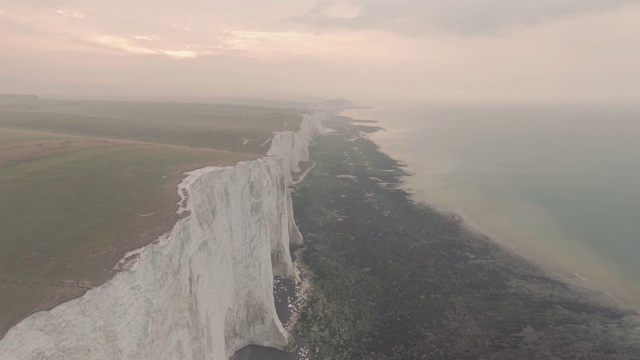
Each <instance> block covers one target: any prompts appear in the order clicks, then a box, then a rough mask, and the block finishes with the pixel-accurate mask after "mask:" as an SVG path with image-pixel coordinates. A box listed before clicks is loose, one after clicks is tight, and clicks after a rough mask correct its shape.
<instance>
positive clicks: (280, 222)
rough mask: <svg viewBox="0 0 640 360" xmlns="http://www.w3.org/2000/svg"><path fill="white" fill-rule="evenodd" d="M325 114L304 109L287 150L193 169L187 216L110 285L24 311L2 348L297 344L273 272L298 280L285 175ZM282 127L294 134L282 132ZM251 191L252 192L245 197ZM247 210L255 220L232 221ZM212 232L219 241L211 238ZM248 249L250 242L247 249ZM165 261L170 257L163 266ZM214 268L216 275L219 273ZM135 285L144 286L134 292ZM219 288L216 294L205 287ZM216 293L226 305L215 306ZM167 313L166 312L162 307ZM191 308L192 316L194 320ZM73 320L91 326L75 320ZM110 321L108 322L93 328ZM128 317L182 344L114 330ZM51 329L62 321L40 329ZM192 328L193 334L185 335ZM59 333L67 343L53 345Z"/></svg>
mask: <svg viewBox="0 0 640 360" xmlns="http://www.w3.org/2000/svg"><path fill="white" fill-rule="evenodd" d="M323 117H324V113H322V112H320V113H318V114H313V115H310V116H309V117H306V116H305V118H304V119H302V122H301V126H300V130H299V131H297V132H295V133H294V132H292V131H285V132H281V133H278V134H275V135H276V136H275V138H276V139H275V140H274V141H272V144H271V148H270V151H271V150H274V151H276V152H277V153H278V155H280V156H268V155H270V154H268V155H267V156H265V157H261V158H260V159H257V160H252V161H246V162H240V163H237V164H236V165H235V166H222V167H205V168H201V169H197V170H194V171H192V172H190V173H189V174H187V176H186V177H185V178H184V179H183V180H182V181H181V182H180V184H179V185H178V189H177V194H178V195H179V196H180V198H181V200H180V202H179V203H178V206H177V207H178V211H177V215H178V216H179V218H180V219H179V220H178V221H177V222H176V223H175V224H174V226H173V227H172V229H171V231H170V232H169V233H166V234H164V235H162V236H160V237H159V238H158V239H157V240H156V241H153V242H152V243H151V244H149V245H147V246H145V247H142V248H140V249H138V250H135V251H133V252H130V253H128V254H126V255H125V258H124V262H122V261H121V263H120V265H121V266H120V267H119V268H118V270H120V271H118V272H117V274H116V275H114V276H113V277H112V278H111V279H110V280H108V281H107V282H105V283H104V284H102V285H100V286H97V287H94V288H93V289H91V290H89V291H88V292H87V293H86V294H84V295H83V296H81V297H78V298H76V299H73V300H71V301H68V302H65V303H62V304H60V305H58V306H56V307H55V308H53V309H52V310H51V311H42V312H38V313H35V314H33V315H30V316H29V317H27V318H25V319H23V320H22V321H21V322H20V323H19V324H18V325H16V326H15V327H13V328H11V329H10V330H9V332H8V334H7V336H6V337H5V338H4V339H2V341H0V354H2V353H4V354H8V355H10V356H12V358H31V357H33V355H34V354H36V353H37V354H39V355H37V356H40V355H42V356H45V355H46V354H48V355H47V356H57V355H60V354H64V357H65V358H83V359H86V358H105V357H108V358H112V357H114V358H121V357H123V356H124V357H130V356H133V354H138V355H135V357H139V355H141V354H143V353H144V354H146V355H144V356H152V357H154V358H164V357H170V356H171V354H173V353H174V352H177V353H180V354H184V353H185V352H186V353H191V354H193V356H195V357H199V356H206V357H209V356H213V357H216V358H217V357H220V356H222V355H221V354H225V353H226V356H227V357H228V356H231V355H232V354H233V353H234V352H235V351H236V350H237V349H240V348H242V347H244V346H245V345H247V344H258V345H262V346H272V347H275V348H281V349H285V348H288V347H290V346H291V337H290V335H289V334H288V333H287V331H286V330H285V329H284V328H283V326H282V324H281V323H280V321H279V320H278V316H277V314H276V309H275V306H274V298H273V286H272V283H273V277H274V276H279V277H281V278H290V279H292V280H297V279H298V274H297V271H296V270H295V268H294V265H293V263H292V259H291V256H290V254H289V246H290V245H291V244H293V245H301V241H302V238H301V236H300V233H299V231H298V229H297V227H296V225H295V223H294V222H293V214H292V207H291V196H290V192H289V189H288V187H287V183H290V182H291V170H292V168H293V166H292V164H293V161H294V160H295V166H296V168H297V166H298V164H297V162H298V161H304V160H307V159H306V158H305V157H306V156H308V149H307V147H308V145H309V141H310V139H311V136H313V134H314V133H315V132H318V131H321V130H322V127H321V126H320V124H319V122H320V120H321V119H322V118H323ZM279 134H280V136H278V135H279ZM283 135H284V137H286V140H287V141H284V142H283V141H277V140H278V139H277V138H280V139H282V138H283ZM234 179H235V180H234ZM234 197H236V199H235V200H233V198H234ZM244 198H248V199H250V201H242V200H241V199H244ZM239 199H240V201H238V200H239ZM216 204H226V206H225V207H224V208H219V207H217V206H215V205H216ZM248 213H251V214H252V220H253V222H254V223H255V225H256V226H243V225H249V224H246V223H244V222H240V223H237V224H235V225H234V224H232V222H233V221H236V222H237V221H238V220H239V219H242V218H243V217H246V214H248ZM231 228H234V229H235V231H230V230H231ZM205 234H207V235H208V236H203V235H205ZM209 237H214V238H215V239H216V241H215V242H211V241H207V239H208V238H209ZM234 239H236V240H238V241H233V240H234ZM248 249H251V250H252V251H250V252H249V253H247V252H246V251H244V250H248ZM224 254H232V255H233V256H232V257H231V259H232V261H228V259H227V260H225V259H224V256H225V255H224ZM221 256H222V257H223V258H221ZM245 260H246V261H247V263H246V264H244V263H243V262H244V261H245ZM160 263H163V264H164V265H162V266H161V267H158V264H160ZM212 267H213V270H214V271H213V273H214V274H216V276H212V275H211V270H212ZM154 269H155V271H154ZM201 275H202V276H201ZM187 280H188V281H187ZM201 280H202V281H201ZM229 283H231V285H232V286H231V287H229V286H227V285H229ZM185 287H188V288H185ZM133 288H136V289H139V291H136V292H135V294H133V295H134V296H130V295H132V294H131V293H130V291H129V290H130V289H133ZM212 288H215V291H214V293H215V294H216V296H215V297H213V298H212V297H211V296H207V294H209V293H211V291H212ZM138 292H141V293H140V294H138ZM211 302H213V303H214V304H217V305H218V306H209V305H207V304H209V303H211ZM200 304H202V305H200ZM158 310H160V311H158ZM112 313H117V315H115V316H112V315H113V314H112ZM161 313H162V314H165V315H164V316H156V315H155V314H161ZM185 316H186V317H188V318H190V320H189V321H188V322H186V323H185V321H183V319H184V317H185ZM74 319H75V320H74ZM72 321H73V322H74V323H78V324H82V325H83V326H84V327H83V326H68V324H69V322H72ZM103 322H104V323H106V324H103V325H100V327H99V328H96V329H94V330H87V329H90V328H91V327H95V326H97V325H96V324H102V323H103ZM122 322H126V323H127V324H128V326H127V329H128V330H127V332H128V333H130V334H138V335H145V334H147V335H149V334H148V333H149V332H151V333H152V334H153V335H154V339H155V338H157V339H158V340H156V341H166V339H169V340H168V341H176V342H177V343H178V344H180V345H179V346H177V347H169V348H165V347H160V348H156V347H151V348H149V347H147V345H148V344H150V343H153V342H154V341H153V339H148V340H145V341H136V339H135V336H131V337H130V336H126V334H125V333H123V334H120V333H116V334H115V336H114V334H113V330H110V329H112V328H119V327H121V326H122ZM49 328H55V329H56V330H55V331H41V329H49ZM176 328H177V330H176ZM105 331H106V333H105ZM191 332H193V333H192V336H191V337H190V339H186V338H184V334H186V333H191ZM85 336H91V337H92V339H93V340H92V342H91V346H90V347H85V346H84V345H83V344H84V343H85V341H77V340H78V339H82V338H83V337H85ZM101 336H103V337H101ZM123 336H124V337H123ZM26 338H29V339H30V340H29V341H28V343H29V345H28V346H14V345H16V344H23V343H25V339H26ZM56 339H58V340H56ZM163 339H165V340H163ZM73 340H76V341H73ZM58 342H62V343H64V345H65V346H63V347H60V346H56V347H55V348H50V347H48V346H46V345H48V344H49V345H50V344H54V343H58ZM145 344H147V345H145ZM144 349H146V350H144ZM127 354H128V355H127ZM198 354H200V355H198ZM142 358H144V357H142Z"/></svg>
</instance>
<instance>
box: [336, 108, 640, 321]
mask: <svg viewBox="0 0 640 360" xmlns="http://www.w3.org/2000/svg"><path fill="white" fill-rule="evenodd" d="M340 116H342V117H344V118H345V119H350V120H347V121H349V122H351V123H354V124H364V125H367V123H371V122H373V123H376V124H375V125H374V126H376V127H379V126H381V125H382V124H381V122H380V121H378V120H360V119H354V118H353V117H351V114H350V109H347V110H345V111H343V112H341V113H340ZM363 121H364V122H363ZM380 129H382V133H380V132H376V133H372V134H371V135H367V138H368V139H369V140H371V141H372V142H374V143H376V144H377V145H378V146H379V147H380V149H381V151H382V152H384V153H386V154H388V155H389V156H391V155H395V156H397V155H398V154H392V153H393V152H391V153H390V152H389V149H384V147H385V146H384V140H383V139H381V138H379V136H384V135H381V134H383V133H384V132H386V131H390V130H389V129H386V128H382V127H380ZM396 160H397V161H399V162H400V163H401V164H403V165H404V166H407V167H410V165H407V164H406V163H404V162H403V159H397V158H396ZM408 170H409V171H411V169H410V168H409V169H408ZM413 176H415V174H413V173H410V174H408V179H409V180H407V181H404V182H403V183H402V185H401V187H402V188H403V189H404V190H405V191H407V192H408V193H409V194H411V198H412V200H413V201H416V202H418V203H422V204H425V205H426V206H429V207H432V208H434V209H436V210H438V211H441V212H443V213H450V214H455V215H456V216H459V217H460V218H461V219H463V220H464V222H465V224H466V225H467V226H468V227H469V228H470V229H471V230H472V231H475V232H478V234H480V235H482V236H486V237H488V238H490V239H492V241H494V242H495V243H496V244H499V245H500V246H502V247H503V248H504V249H505V251H509V252H511V253H512V254H514V255H515V256H519V257H522V258H524V259H526V260H527V261H529V262H532V263H533V264H536V265H537V266H539V267H540V268H541V270H543V271H545V272H547V273H548V275H550V276H553V277H555V278H557V279H560V280H561V281H564V282H566V283H568V284H570V285H572V286H576V287H579V288H582V289H585V290H589V291H594V292H597V293H598V294H599V295H598V296H600V297H601V300H602V301H605V302H607V303H609V304H613V305H616V306H619V307H621V308H626V309H630V310H633V311H635V312H638V313H640V288H639V287H638V285H637V284H634V283H633V282H632V281H631V280H629V279H628V278H627V277H626V276H625V275H624V274H623V273H621V272H619V271H616V270H612V268H615V266H616V263H615V262H612V260H610V259H608V258H604V257H603V258H598V256H600V255H599V254H598V253H597V252H595V251H594V250H592V249H591V248H590V247H589V246H588V245H585V244H582V243H580V242H579V240H578V238H567V239H565V241H566V243H563V244H564V245H563V246H565V247H574V249H573V250H575V252H572V251H570V250H569V249H566V248H565V249H557V248H554V247H553V246H554V245H553V244H552V243H550V242H548V241H540V242H539V243H538V242H533V240H536V239H538V240H539V239H544V237H545V235H546V236H547V238H548V234H540V235H536V234H534V235H527V236H526V237H525V238H523V239H520V240H515V241H514V240H512V238H513V237H514V236H517V234H512V233H513V231H514V230H521V229H520V228H517V226H516V227H505V226H503V227H500V224H497V225H496V224H492V223H486V222H487V221H489V220H491V219H489V220H487V219H484V220H485V222H484V223H483V224H484V225H481V224H480V223H481V221H476V218H475V217H474V216H472V215H470V214H467V213H466V212H465V211H463V210H461V207H463V205H465V203H460V201H459V199H458V200H456V199H457V198H456V199H454V200H453V203H455V204H456V205H453V203H451V202H449V203H447V202H446V199H445V198H442V196H440V197H439V198H438V200H437V201H434V200H433V199H429V194H428V191H427V190H425V189H419V187H416V186H415V184H413V186H412V184H411V180H410V178H411V177H413ZM423 176H424V175H423ZM468 196H470V195H468ZM468 196H467V197H468ZM456 201H457V202H456ZM472 209H473V208H472ZM477 212H478V210H477V209H476V211H475V212H473V211H472V213H473V215H476V216H477V215H478V214H477ZM480 220H483V218H482V216H480ZM488 226H489V227H491V226H492V230H490V229H489V228H488ZM554 234H555V233H554ZM576 253H581V254H582V255H575V254H576ZM638 321H640V316H639V318H638Z"/></svg>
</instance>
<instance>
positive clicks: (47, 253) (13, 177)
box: [0, 104, 301, 337]
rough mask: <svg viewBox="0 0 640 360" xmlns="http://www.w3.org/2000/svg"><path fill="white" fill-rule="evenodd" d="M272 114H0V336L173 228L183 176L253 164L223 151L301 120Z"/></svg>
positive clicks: (244, 154)
mask: <svg viewBox="0 0 640 360" xmlns="http://www.w3.org/2000/svg"><path fill="white" fill-rule="evenodd" d="M103 105H104V104H103ZM104 106H108V104H106V105H104ZM0 109H1V107H0ZM232 110H233V109H226V110H225V111H226V112H227V113H228V112H231V111H232ZM104 111H106V110H105V109H103V112H104ZM238 111H239V112H241V113H243V114H245V115H246V114H247V111H246V109H244V108H241V109H239V110H238ZM271 111H272V110H269V111H266V110H263V111H256V112H254V114H253V116H254V118H253V119H249V120H250V121H249V120H247V121H245V122H244V124H243V125H242V126H243V127H244V128H240V127H235V128H234V127H232V126H229V124H228V123H225V122H224V121H221V122H220V123H218V124H216V122H215V118H216V114H215V113H212V114H211V119H210V120H208V121H210V124H209V125H202V124H197V125H193V124H191V125H190V124H186V123H184V122H181V121H178V120H177V121H175V122H173V123H171V122H166V121H149V120H144V121H143V120H129V119H105V118H97V117H89V116H85V115H69V114H47V113H42V112H15V111H9V112H7V111H4V112H3V111H1V110H0V304H2V307H0V337H1V336H3V335H4V333H5V332H6V331H7V330H8V328H10V327H11V326H12V325H14V324H15V323H17V322H18V321H19V320H21V319H22V318H24V317H25V316H27V315H28V314H29V313H32V312H34V311H37V310H43V309H49V308H51V307H53V306H55V305H57V304H59V303H61V302H64V301H66V300H69V299H72V298H74V297H77V296H80V295H82V294H83V293H84V292H85V291H86V289H84V288H83V287H85V286H95V285H98V284H101V283H102V282H104V281H106V280H107V279H109V278H110V277H111V276H112V275H113V270H112V269H113V267H114V266H115V265H116V264H117V262H118V261H119V260H120V259H122V257H123V256H124V254H125V253H126V252H127V251H131V250H134V249H136V248H139V247H141V246H144V245H146V244H149V243H150V242H152V241H153V240H154V239H156V238H157V237H158V236H159V235H161V234H163V233H165V232H167V231H169V230H170V229H171V227H172V226H173V224H174V223H175V222H176V221H177V219H178V215H177V214H176V210H177V208H178V206H177V202H178V201H179V196H178V194H177V187H176V186H177V184H178V183H179V182H180V181H181V179H182V178H183V177H184V175H183V173H184V172H185V171H187V170H192V169H196V168H199V167H202V166H205V165H221V164H231V163H234V162H237V161H243V160H249V159H253V158H256V157H258V156H260V154H261V153H262V152H261V151H260V149H259V146H256V147H255V148H254V149H251V148H250V147H243V148H241V149H239V150H240V151H236V152H229V151H226V150H230V149H234V146H235V145H234V144H239V146H241V147H242V146H243V145H242V141H241V140H240V139H242V138H245V139H246V138H256V139H257V137H262V138H268V136H269V135H270V134H272V130H273V131H275V129H276V128H280V129H282V128H283V127H286V126H288V125H287V124H286V122H289V123H291V121H292V120H291V119H292V116H294V115H295V117H296V118H298V119H301V117H300V115H299V113H297V112H291V111H288V110H283V111H282V119H281V121H280V123H275V122H274V120H273V118H271V117H270V116H271V115H269V116H267V117H264V118H261V117H260V116H264V114H272V112H271ZM186 117H188V116H186ZM251 122H253V123H254V127H253V128H252V127H250V126H249V124H250V123H251ZM265 123H268V125H265ZM295 125H296V126H297V125H298V124H295ZM261 141H262V142H263V141H264V140H262V139H261ZM256 142H257V141H256ZM259 145H260V144H259ZM76 282H78V283H76ZM78 284H79V285H82V286H81V287H78V286H77V285H78Z"/></svg>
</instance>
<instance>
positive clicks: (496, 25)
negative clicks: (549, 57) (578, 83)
mask: <svg viewBox="0 0 640 360" xmlns="http://www.w3.org/2000/svg"><path fill="white" fill-rule="evenodd" d="M636 2H637V0H393V1H387V0H321V1H320V2H318V3H317V4H316V6H315V7H314V8H313V9H312V10H311V11H309V12H307V13H306V14H304V15H302V16H298V17H293V18H291V20H294V21H296V22H299V23H304V24H307V25H312V26H314V27H317V28H344V29H352V30H362V29H377V30H383V31H389V32H393V33H401V34H403V35H411V36H421V35H426V34H432V33H434V32H441V31H445V32H452V33H459V34H466V35H472V34H483V33H485V34H486V33H497V32H500V31H502V30H504V29H505V28H508V27H510V26H514V25H531V24H536V23H539V22H543V21H545V20H547V19H551V18H556V17H565V16H572V15H576V14H581V13H585V12H590V11H599V10H600V11H601V10H605V9H609V8H613V7H617V6H620V5H624V4H633V3H636ZM333 9H350V10H351V13H350V14H351V15H352V16H336V15H335V10H333ZM354 9H357V13H355V14H354Z"/></svg>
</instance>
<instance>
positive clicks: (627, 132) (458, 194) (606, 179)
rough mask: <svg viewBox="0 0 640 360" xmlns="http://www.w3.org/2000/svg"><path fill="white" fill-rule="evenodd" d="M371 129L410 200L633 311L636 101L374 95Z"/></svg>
mask: <svg viewBox="0 0 640 360" xmlns="http://www.w3.org/2000/svg"><path fill="white" fill-rule="evenodd" d="M342 114H343V115H344V116H348V117H352V118H354V119H359V120H376V121H377V122H378V123H377V124H371V125H375V126H380V127H382V128H383V130H381V131H378V132H376V133H374V134H373V135H371V139H372V140H373V141H375V142H376V143H377V144H378V145H379V146H380V147H381V149H382V151H384V152H385V153H387V154H388V155H390V156H391V157H393V158H394V159H396V160H399V161H401V162H402V163H404V164H405V165H406V170H407V172H408V173H409V174H410V176H408V177H407V178H406V184H405V187H406V188H407V189H408V190H409V191H410V192H411V193H412V196H413V197H414V199H415V200H416V201H421V202H425V203H427V204H429V205H431V206H434V207H436V208H439V209H441V210H442V211H449V212H455V213H457V214H458V215H460V216H461V217H462V218H464V220H465V221H466V222H467V224H468V225H469V227H471V228H472V229H474V230H476V231H479V232H482V233H483V234H485V235H487V236H489V237H491V238H492V239H493V240H494V241H496V242H498V243H499V244H501V245H502V246H504V247H505V248H507V249H508V250H509V251H512V252H515V253H516V254H518V255H520V256H522V257H525V258H527V259H529V260H531V261H533V262H535V263H537V264H538V265H540V266H541V268H542V269H544V270H545V271H548V272H549V274H551V275H553V276H557V277H559V278H561V279H562V280H564V281H567V282H569V283H572V284H575V285H578V286H581V287H583V288H584V289H587V290H588V291H591V292H593V293H594V295H597V296H600V297H601V298H602V299H604V300H606V301H611V302H613V303H616V304H618V305H622V306H625V307H628V308H632V309H635V310H640V105H557V104H555V105H509V106H476V105H474V106H460V105H456V106H453V105H449V106H419V107H415V106H412V107H408V106H404V107H403V106H384V107H374V108H366V109H351V110H346V111H344V112H343V113H342Z"/></svg>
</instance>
